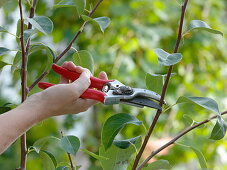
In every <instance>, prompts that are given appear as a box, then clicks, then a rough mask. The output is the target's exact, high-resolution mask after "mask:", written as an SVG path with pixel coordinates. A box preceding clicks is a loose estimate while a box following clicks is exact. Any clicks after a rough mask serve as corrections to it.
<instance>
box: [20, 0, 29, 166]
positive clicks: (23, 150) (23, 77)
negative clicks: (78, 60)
mask: <svg viewBox="0 0 227 170" xmlns="http://www.w3.org/2000/svg"><path fill="white" fill-rule="evenodd" d="M19 8H20V20H21V23H20V24H21V27H20V29H21V36H20V43H21V51H22V66H21V88H22V99H21V102H24V101H25V100H26V98H27V94H28V90H27V56H26V52H25V46H24V18H23V9H22V2H21V0H19ZM26 160H27V145H26V134H23V135H22V136H21V162H20V168H19V169H20V170H24V169H26Z"/></svg>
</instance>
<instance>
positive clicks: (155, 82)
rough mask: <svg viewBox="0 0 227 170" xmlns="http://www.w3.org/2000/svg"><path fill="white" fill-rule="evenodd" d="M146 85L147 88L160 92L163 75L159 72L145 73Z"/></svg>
mask: <svg viewBox="0 0 227 170" xmlns="http://www.w3.org/2000/svg"><path fill="white" fill-rule="evenodd" d="M145 79H146V86H147V88H148V89H149V90H151V91H154V92H156V93H158V94H161V92H162V86H163V79H164V77H163V76H162V75H160V74H149V73H147V74H146V78H145Z"/></svg>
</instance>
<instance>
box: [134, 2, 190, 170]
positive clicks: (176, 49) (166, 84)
mask: <svg viewBox="0 0 227 170" xmlns="http://www.w3.org/2000/svg"><path fill="white" fill-rule="evenodd" d="M187 4H188V0H185V1H184V4H183V5H182V8H181V18H180V24H179V29H178V36H177V41H176V45H175V48H174V53H176V52H177V51H178V49H179V45H180V41H181V38H182V30H183V24H184V16H185V11H186V7H187ZM172 70H173V66H170V67H169V69H168V73H167V77H166V80H165V83H164V85H163V88H162V94H161V99H160V103H159V105H160V106H161V107H162V105H163V102H164V98H165V94H166V90H167V87H168V84H169V80H170V77H171V73H172ZM161 113H162V111H161V110H157V112H156V115H155V117H154V120H153V122H152V124H151V126H150V128H149V130H148V133H147V135H146V136H145V139H144V141H143V144H142V146H141V148H140V150H139V152H138V154H137V155H136V159H135V162H134V164H133V168H132V169H133V170H136V167H137V165H138V163H139V160H140V158H141V156H142V154H143V152H144V149H145V147H146V145H147V142H148V140H149V138H150V136H151V134H152V132H153V130H154V127H155V125H156V124H157V122H158V118H159V116H160V115H161Z"/></svg>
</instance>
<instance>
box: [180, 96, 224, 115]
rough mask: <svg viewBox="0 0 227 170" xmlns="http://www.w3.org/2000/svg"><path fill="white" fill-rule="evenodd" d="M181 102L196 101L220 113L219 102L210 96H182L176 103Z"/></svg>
mask: <svg viewBox="0 0 227 170" xmlns="http://www.w3.org/2000/svg"><path fill="white" fill-rule="evenodd" d="M179 103H195V104H197V105H199V106H201V107H203V108H205V109H207V110H210V111H213V112H216V113H219V114H220V112H219V109H218V104H217V102H216V101H215V100H213V99H211V98H208V97H185V96H181V97H179V98H178V99H177V102H176V104H179Z"/></svg>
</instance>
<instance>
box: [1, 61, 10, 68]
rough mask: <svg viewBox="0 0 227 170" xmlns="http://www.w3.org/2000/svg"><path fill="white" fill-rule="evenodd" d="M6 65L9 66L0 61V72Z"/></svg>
mask: <svg viewBox="0 0 227 170" xmlns="http://www.w3.org/2000/svg"><path fill="white" fill-rule="evenodd" d="M6 65H9V64H8V63H5V62H4V61H0V70H1V69H2V68H3V67H4V66H6Z"/></svg>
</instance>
